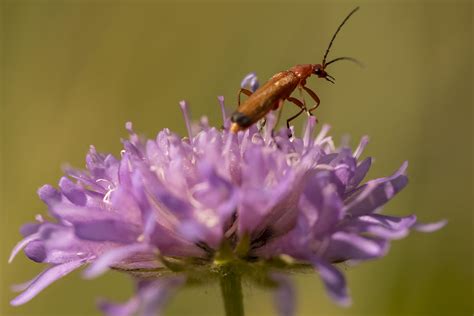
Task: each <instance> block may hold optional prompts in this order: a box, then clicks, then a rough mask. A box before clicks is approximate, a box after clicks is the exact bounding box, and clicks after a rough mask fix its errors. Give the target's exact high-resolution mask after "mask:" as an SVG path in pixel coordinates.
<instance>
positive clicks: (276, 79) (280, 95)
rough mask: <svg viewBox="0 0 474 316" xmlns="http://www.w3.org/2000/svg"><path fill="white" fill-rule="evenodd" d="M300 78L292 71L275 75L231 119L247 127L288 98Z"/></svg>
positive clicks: (241, 126) (242, 127) (243, 127)
mask: <svg viewBox="0 0 474 316" xmlns="http://www.w3.org/2000/svg"><path fill="white" fill-rule="evenodd" d="M298 82H299V78H298V77H297V76H296V75H295V74H294V73H293V72H291V71H282V72H280V73H278V74H276V75H274V76H273V77H272V78H270V80H268V81H267V82H266V83H265V84H264V85H263V86H261V87H260V88H259V89H257V91H255V92H254V93H253V94H252V95H251V96H249V97H248V99H247V100H245V102H244V103H243V104H242V105H241V106H240V107H239V108H238V109H237V111H236V112H234V114H232V116H231V121H232V122H233V123H235V124H237V125H238V126H239V127H240V129H245V128H247V127H249V126H251V125H252V124H254V123H256V122H257V121H258V120H260V119H261V118H263V117H264V116H265V115H266V114H267V113H268V112H270V111H271V110H272V109H274V108H275V106H276V105H278V102H279V101H280V100H281V99H283V100H284V99H286V98H288V97H289V96H290V95H291V93H292V92H293V90H295V89H296V87H297V86H298Z"/></svg>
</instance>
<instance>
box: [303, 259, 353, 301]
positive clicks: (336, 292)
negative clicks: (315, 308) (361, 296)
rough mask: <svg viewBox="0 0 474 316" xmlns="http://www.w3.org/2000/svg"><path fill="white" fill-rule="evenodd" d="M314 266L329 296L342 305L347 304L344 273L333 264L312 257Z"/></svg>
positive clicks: (348, 298) (348, 299) (347, 297)
mask: <svg viewBox="0 0 474 316" xmlns="http://www.w3.org/2000/svg"><path fill="white" fill-rule="evenodd" d="M311 262H312V263H313V266H314V268H315V269H316V270H317V272H318V273H319V275H320V276H321V279H322V280H323V283H324V285H325V287H326V290H327V291H328V294H329V296H331V298H332V299H333V300H335V301H336V302H337V303H338V304H340V305H342V306H349V305H350V304H351V299H350V297H349V296H348V295H347V288H346V280H345V278H344V275H343V274H342V273H341V272H340V271H339V270H338V269H337V268H335V267H334V266H333V265H331V264H330V263H327V262H326V261H323V260H321V259H318V258H314V257H313V258H312V259H311Z"/></svg>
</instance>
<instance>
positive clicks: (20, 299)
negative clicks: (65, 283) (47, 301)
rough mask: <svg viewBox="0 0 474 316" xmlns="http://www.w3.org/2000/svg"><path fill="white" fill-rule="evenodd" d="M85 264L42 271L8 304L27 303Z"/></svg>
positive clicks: (59, 266) (62, 265)
mask: <svg viewBox="0 0 474 316" xmlns="http://www.w3.org/2000/svg"><path fill="white" fill-rule="evenodd" d="M85 262H86V260H77V261H71V262H66V263H63V264H59V265H56V266H52V267H51V268H48V269H46V270H44V271H43V272H42V273H41V274H40V275H39V276H38V277H36V278H35V280H34V281H33V282H32V283H31V284H30V286H29V287H28V289H27V290H26V291H25V292H23V293H21V294H20V295H18V296H17V297H15V298H14V299H13V300H12V301H11V302H10V304H11V305H13V306H18V305H21V304H24V303H26V302H28V301H29V300H31V299H32V298H33V297H35V296H36V295H37V294H38V293H39V292H41V291H42V290H43V289H44V288H46V287H47V286H48V285H50V284H51V283H53V282H54V281H56V280H58V279H60V278H62V277H63V276H65V275H67V274H68V273H70V272H72V271H74V270H75V269H77V268H79V267H80V266H82V265H83V264H84V263H85Z"/></svg>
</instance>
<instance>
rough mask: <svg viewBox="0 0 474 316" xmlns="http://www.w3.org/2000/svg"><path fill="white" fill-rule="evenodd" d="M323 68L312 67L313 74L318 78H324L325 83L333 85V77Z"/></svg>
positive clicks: (319, 66) (321, 66)
mask: <svg viewBox="0 0 474 316" xmlns="http://www.w3.org/2000/svg"><path fill="white" fill-rule="evenodd" d="M324 68H325V66H324V65H321V64H315V65H313V74H314V75H316V76H318V78H324V79H326V80H327V81H329V82H331V83H334V80H335V79H334V77H333V76H331V75H330V74H328V73H327V72H326V70H325V69H324Z"/></svg>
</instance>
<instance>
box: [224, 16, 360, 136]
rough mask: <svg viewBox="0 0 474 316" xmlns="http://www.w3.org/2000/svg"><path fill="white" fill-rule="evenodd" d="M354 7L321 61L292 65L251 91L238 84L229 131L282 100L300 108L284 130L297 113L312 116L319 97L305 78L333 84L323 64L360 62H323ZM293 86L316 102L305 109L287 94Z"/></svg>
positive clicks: (250, 122)
mask: <svg viewBox="0 0 474 316" xmlns="http://www.w3.org/2000/svg"><path fill="white" fill-rule="evenodd" d="M357 10H359V7H356V8H355V9H353V10H352V11H351V12H350V13H349V14H348V15H347V16H346V18H345V19H344V20H343V21H342V22H341V24H340V25H339V27H338V28H337V30H336V32H335V33H334V35H333V36H332V38H331V41H330V42H329V45H328V48H327V49H326V52H325V54H324V57H323V62H322V63H321V64H304V65H296V66H294V67H292V68H290V69H289V70H286V71H282V72H279V73H277V74H276V75H274V76H273V77H272V78H270V80H268V81H267V82H266V83H265V84H264V85H263V86H261V87H260V88H258V89H257V90H256V91H255V92H251V91H250V90H247V89H245V88H243V87H242V88H241V89H240V91H239V94H238V108H237V111H235V112H234V113H233V114H232V116H231V121H232V125H231V127H230V130H231V131H232V132H234V133H236V132H238V131H241V130H245V129H247V128H249V127H250V126H252V125H253V124H255V123H256V122H258V121H259V120H260V119H262V118H263V117H265V115H267V114H268V112H270V111H272V110H277V109H281V106H282V105H283V102H284V101H285V100H288V101H290V102H291V103H293V104H295V105H296V106H297V107H298V108H299V109H300V111H299V112H298V113H297V114H295V115H293V116H292V117H290V118H289V119H288V120H287V121H286V125H287V127H288V129H289V128H290V122H291V121H292V120H294V119H295V118H297V117H298V116H300V114H301V113H303V112H306V113H307V114H308V115H313V113H312V112H313V111H314V110H316V108H317V107H318V106H319V104H320V100H319V97H318V95H317V94H316V92H314V91H313V90H311V89H310V88H308V87H306V79H307V78H309V77H310V76H311V75H316V76H318V78H324V79H326V80H327V81H329V82H331V83H335V78H334V77H333V76H331V75H329V74H328V73H327V72H326V67H327V66H329V65H330V64H332V63H335V62H336V61H340V60H349V61H352V62H355V63H357V64H359V65H360V63H359V62H358V61H357V60H356V59H354V58H352V57H338V58H335V59H333V60H331V61H328V62H326V57H327V55H328V53H329V50H330V49H331V46H332V44H333V42H334V39H335V38H336V35H337V34H338V33H339V30H340V29H341V28H342V26H343V25H344V24H345V23H346V22H347V20H348V19H349V18H350V17H351V16H352V15H353V14H354V13H355V12H356V11H357ZM296 88H299V89H300V91H302V90H304V91H306V93H308V94H309V96H310V97H311V98H312V99H313V100H314V101H315V102H316V104H315V105H314V106H313V107H311V108H309V109H308V108H307V107H306V104H305V102H304V100H303V101H301V100H299V99H297V98H294V97H292V96H291V94H292V93H293V91H294V90H295V89H296ZM242 93H243V94H245V95H247V96H248V99H247V100H245V102H244V103H243V104H242V105H240V95H241V94H242Z"/></svg>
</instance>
